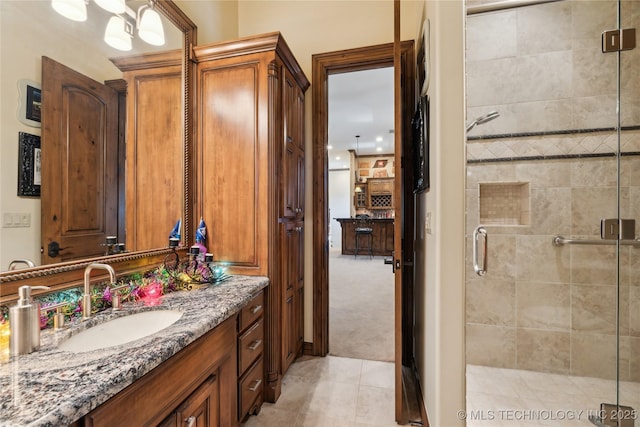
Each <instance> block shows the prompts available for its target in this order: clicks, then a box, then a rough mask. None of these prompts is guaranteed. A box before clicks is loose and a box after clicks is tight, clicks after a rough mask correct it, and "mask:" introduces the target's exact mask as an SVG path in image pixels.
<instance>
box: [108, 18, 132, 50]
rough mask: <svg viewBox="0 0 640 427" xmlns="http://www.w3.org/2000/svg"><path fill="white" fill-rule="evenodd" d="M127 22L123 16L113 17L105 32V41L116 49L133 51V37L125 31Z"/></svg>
mask: <svg viewBox="0 0 640 427" xmlns="http://www.w3.org/2000/svg"><path fill="white" fill-rule="evenodd" d="M125 25H126V23H125V21H124V18H122V17H121V16H112V17H111V18H110V19H109V22H108V23H107V29H106V30H105V32H104V41H105V42H106V43H107V44H108V45H109V46H111V47H113V48H114V49H118V50H124V51H128V50H131V36H130V35H129V34H128V33H127V31H126V30H125Z"/></svg>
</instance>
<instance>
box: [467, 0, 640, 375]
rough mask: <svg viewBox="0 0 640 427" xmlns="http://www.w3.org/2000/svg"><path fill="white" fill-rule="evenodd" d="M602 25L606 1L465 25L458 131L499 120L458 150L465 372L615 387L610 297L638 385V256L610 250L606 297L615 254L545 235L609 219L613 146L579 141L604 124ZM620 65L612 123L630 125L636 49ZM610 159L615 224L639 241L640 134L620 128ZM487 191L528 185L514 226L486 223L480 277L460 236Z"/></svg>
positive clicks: (638, 16)
mask: <svg viewBox="0 0 640 427" xmlns="http://www.w3.org/2000/svg"><path fill="white" fill-rule="evenodd" d="M623 3H624V6H623V12H622V16H623V20H625V21H626V24H627V26H628V25H629V23H630V22H638V21H639V20H640V2H637V1H633V2H629V1H625V2H623ZM615 22H616V7H615V2H613V1H597V2H583V1H559V2H554V3H547V4H541V5H536V6H528V7H520V8H516V9H509V10H504V11H497V12H489V13H482V14H479V15H470V16H468V21H467V103H468V106H467V114H468V120H469V121H471V120H472V119H473V118H474V117H478V116H480V115H483V114H486V113H488V112H489V111H492V110H498V111H499V112H500V117H499V118H497V119H495V120H493V121H492V122H489V123H487V124H484V125H481V126H477V127H476V128H475V129H473V130H472V131H471V132H470V133H469V136H470V137H471V139H470V140H469V141H468V143H467V160H468V164H467V190H466V191H467V195H466V203H467V224H466V234H467V242H468V244H467V259H468V260H469V262H467V266H468V267H467V284H466V285H467V296H466V298H467V301H466V303H467V362H468V363H470V364H478V365H487V366H496V367H506V368H518V369H529V370H537V371H544V372H553V373H562V374H571V375H581V376H583V375H584V376H595V377H601V378H615V377H616V349H617V345H616V339H617V337H616V325H617V316H618V314H617V311H616V300H617V297H618V292H619V299H620V313H619V318H620V322H619V325H620V378H621V379H622V380H632V381H640V248H637V249H636V248H633V247H630V246H625V247H623V248H622V251H621V255H620V273H619V274H620V283H621V286H620V288H619V289H618V287H617V286H616V275H617V271H616V270H617V265H616V262H615V259H616V257H615V249H614V247H612V246H577V245H565V246H554V245H553V237H554V236H556V235H562V236H565V237H571V238H583V239H598V238H599V230H600V219H601V218H613V217H616V215H617V212H616V206H617V191H616V182H617V176H616V160H615V158H614V157H611V156H607V154H608V153H613V152H615V151H616V150H617V136H616V134H615V132H612V131H608V130H602V131H599V132H588V133H583V132H582V131H584V130H593V129H597V128H613V127H614V126H616V123H617V120H616V115H615V111H616V85H617V84H616V74H615V73H616V72H615V70H616V55H615V54H602V53H601V52H600V37H601V32H602V31H603V30H605V29H609V28H610V27H611V28H614V27H615ZM624 26H625V25H624V24H623V27H624ZM622 64H623V69H622V79H621V90H622V93H623V95H622V97H621V111H622V115H621V118H622V125H623V126H632V127H633V126H638V125H640V101H639V100H640V79H639V78H638V76H637V71H634V70H638V69H640V48H636V49H635V50H633V51H629V52H624V54H623V62H622ZM603 76H606V77H604V78H603ZM556 131H568V132H566V133H562V134H559V133H557V132H556ZM539 132H543V134H539ZM545 132H546V133H545ZM527 133H537V134H533V135H527ZM489 135H496V137H491V136H489ZM473 137H481V139H474V138H473ZM621 149H622V151H623V152H625V153H627V154H629V155H626V156H624V157H623V158H622V162H621V171H622V172H621V192H620V207H621V212H622V217H623V218H636V219H637V221H638V225H639V226H637V227H636V229H637V230H640V155H637V154H634V153H638V152H640V131H638V130H625V131H624V132H623V133H622V138H621ZM594 155H595V156H600V155H602V156H603V157H591V156H594ZM499 183H508V184H510V185H512V186H516V185H518V186H520V185H522V186H520V187H518V188H527V187H528V204H527V203H523V204H522V209H523V216H522V217H523V218H525V217H526V220H524V221H520V223H521V224H523V225H508V224H506V223H505V222H503V224H499V223H500V222H501V221H500V218H490V219H491V220H490V221H487V220H486V219H485V224H483V225H485V228H486V229H487V232H488V239H489V240H488V242H489V243H488V246H489V250H488V251H489V258H488V265H487V270H488V272H487V274H486V276H484V277H479V276H477V275H476V274H475V273H474V272H473V268H472V263H471V248H472V246H471V243H472V239H471V236H472V233H473V229H474V228H475V227H476V226H478V225H480V224H482V222H481V221H480V216H481V212H480V184H485V188H491V185H486V184H499ZM524 184H526V186H525V185H524ZM494 188H497V186H494ZM514 188H515V187H514ZM489 194H491V195H493V196H494V197H496V198H499V197H500V194H499V193H496V192H493V193H491V192H490V193H489ZM526 209H528V212H526ZM486 222H490V223H491V224H487V223H486ZM639 233H640V231H639Z"/></svg>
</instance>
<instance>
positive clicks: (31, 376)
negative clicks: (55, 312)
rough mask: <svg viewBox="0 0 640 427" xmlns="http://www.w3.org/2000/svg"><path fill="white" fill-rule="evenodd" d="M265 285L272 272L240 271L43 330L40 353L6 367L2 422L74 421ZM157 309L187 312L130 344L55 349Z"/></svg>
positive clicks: (0, 382) (1, 370) (1, 382)
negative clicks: (89, 331)
mask: <svg viewBox="0 0 640 427" xmlns="http://www.w3.org/2000/svg"><path fill="white" fill-rule="evenodd" d="M267 285H268V279H267V278H266V277H254V276H234V277H233V278H232V279H231V280H229V281H227V282H224V283H222V284H220V285H216V286H207V287H203V288H200V289H197V290H192V291H180V292H174V293H170V294H167V295H165V296H163V297H162V302H161V303H160V304H159V305H157V306H152V307H149V306H145V305H143V304H138V303H136V304H123V307H122V310H120V311H116V312H114V311H113V310H111V309H108V310H105V311H103V312H101V313H98V314H95V315H94V316H93V318H92V319H90V320H87V321H85V322H82V321H79V320H78V321H75V322H73V323H71V324H70V325H68V326H67V327H66V328H65V329H63V330H60V331H52V330H43V331H42V335H41V342H40V344H41V345H40V350H38V351H36V352H33V353H31V354H26V355H21V356H17V357H13V358H11V359H10V360H9V361H8V362H7V363H2V364H0V390H1V391H2V395H1V396H0V426H61V425H68V424H71V423H72V422H74V421H76V420H78V419H80V418H81V417H82V416H84V415H86V414H87V413H89V412H90V411H91V410H93V409H94V408H96V407H98V406H99V405H100V404H102V403H104V402H105V401H107V400H108V399H109V398H111V397H113V396H114V395H116V394H117V393H118V392H120V391H121V390H123V389H124V388H126V387H127V386H128V385H130V384H132V383H133V382H134V381H136V380H138V379H139V378H141V377H142V376H143V375H144V374H146V373H148V372H149V371H151V370H152V369H153V368H155V367H156V366H158V365H159V364H161V363H162V362H164V361H165V360H167V359H169V358H170V357H171V356H173V355H174V354H176V353H177V352H179V351H180V350H182V349H183V348H184V347H186V346H187V345H188V344H190V343H192V342H193V341H195V340H196V339H198V338H199V337H201V336H202V335H204V334H205V333H207V332H208V331H209V330H211V329H213V328H214V327H216V326H217V325H219V324H220V323H222V322H223V321H224V320H226V319H228V318H229V317H231V316H232V315H233V314H235V313H237V312H238V311H239V310H240V309H241V308H242V307H243V306H244V305H246V304H247V303H248V302H249V301H250V300H251V299H252V298H253V296H255V295H256V294H257V293H258V292H259V291H260V290H261V289H263V288H265V287H266V286H267ZM158 309H173V310H179V311H182V312H183V313H184V314H183V315H182V317H181V318H180V319H179V320H178V321H177V322H176V323H174V324H173V325H171V326H169V327H168V328H166V329H163V330H162V331H160V332H157V333H155V334H152V335H150V336H147V337H145V338H141V339H139V340H137V341H133V342H130V343H127V344H122V345H119V346H115V347H111V348H106V349H100V350H94V351H90V352H86V353H77V354H76V353H71V352H67V351H62V350H59V349H58V348H57V346H58V344H59V343H60V342H62V341H64V340H65V339H67V338H69V337H70V336H71V335H72V334H74V333H77V332H80V331H82V330H84V329H86V328H87V327H91V326H94V325H96V324H99V323H102V322H104V321H107V320H111V319H114V318H116V317H121V316H124V315H127V314H132V313H137V312H141V311H147V310H158Z"/></svg>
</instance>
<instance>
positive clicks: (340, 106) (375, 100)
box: [328, 67, 394, 169]
mask: <svg viewBox="0 0 640 427" xmlns="http://www.w3.org/2000/svg"><path fill="white" fill-rule="evenodd" d="M328 89H329V146H330V147H332V148H330V149H329V169H348V168H349V152H348V150H354V151H355V150H356V149H357V154H358V155H359V156H363V155H381V154H393V150H394V134H393V124H394V114H393V105H394V100H393V67H385V68H376V69H372V70H363V71H353V72H349V73H341V74H331V75H329V82H328ZM356 135H360V137H359V138H356ZM356 140H357V144H356ZM338 157H339V159H338Z"/></svg>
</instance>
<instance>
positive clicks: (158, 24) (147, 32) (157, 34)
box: [138, 9, 164, 46]
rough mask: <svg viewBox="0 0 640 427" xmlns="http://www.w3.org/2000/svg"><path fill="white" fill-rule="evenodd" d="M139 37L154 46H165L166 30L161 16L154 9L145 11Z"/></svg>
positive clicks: (140, 23) (141, 19) (140, 24)
mask: <svg viewBox="0 0 640 427" xmlns="http://www.w3.org/2000/svg"><path fill="white" fill-rule="evenodd" d="M138 35H139V36H140V38H141V39H142V40H144V41H146V42H147V43H149V44H152V45H154V46H162V45H164V28H162V20H160V15H158V12H156V11H155V10H153V9H145V10H144V11H143V12H142V17H141V18H140V22H139V23H138Z"/></svg>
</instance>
